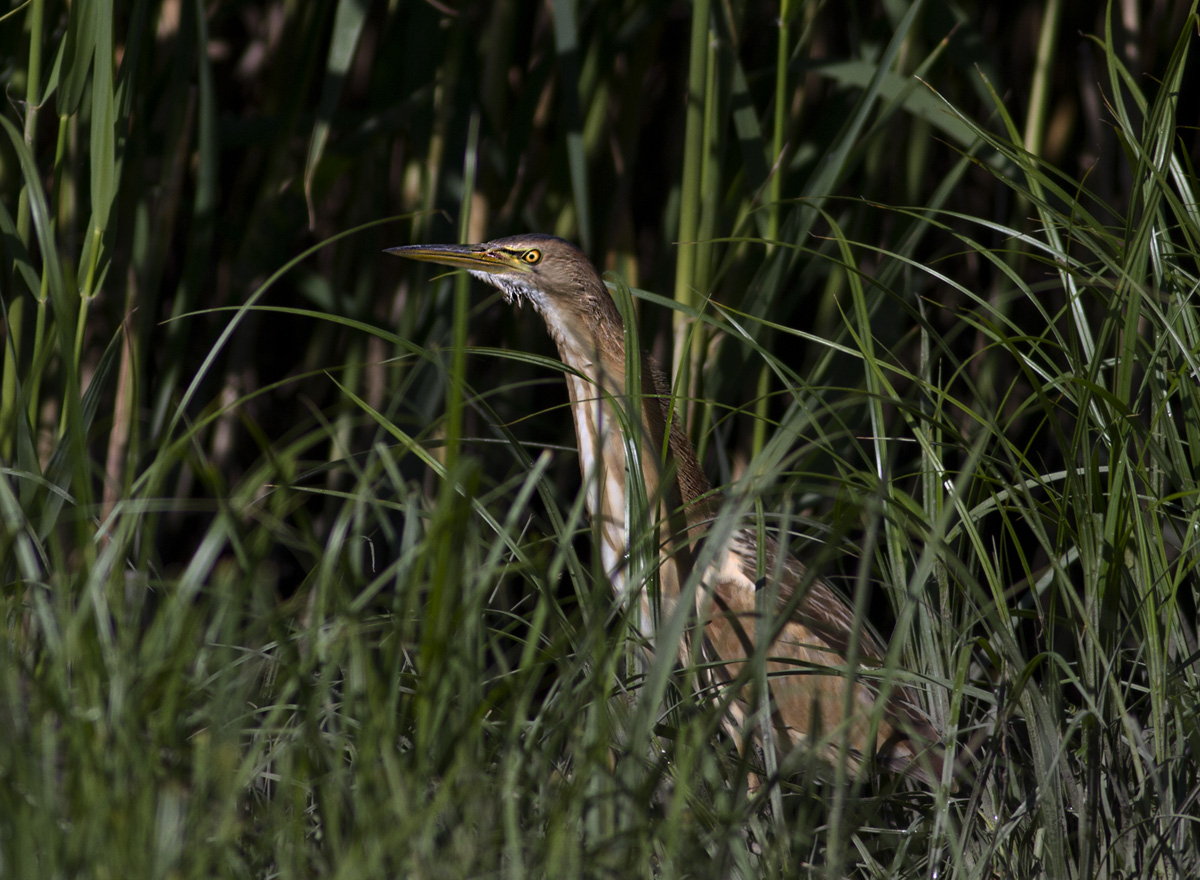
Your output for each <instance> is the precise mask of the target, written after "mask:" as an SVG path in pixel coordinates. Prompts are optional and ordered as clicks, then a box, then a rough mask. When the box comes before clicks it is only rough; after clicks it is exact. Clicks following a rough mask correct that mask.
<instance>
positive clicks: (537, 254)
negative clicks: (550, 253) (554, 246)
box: [521, 248, 542, 266]
mask: <svg viewBox="0 0 1200 880" xmlns="http://www.w3.org/2000/svg"><path fill="white" fill-rule="evenodd" d="M521 259H523V260H524V261H525V262H526V263H528V264H529V265H531V266H533V265H535V264H537V263H540V262H541V261H542V252H541V251H539V250H537V249H536V248H535V249H534V250H529V251H525V253H524V254H523V255H522V257H521Z"/></svg>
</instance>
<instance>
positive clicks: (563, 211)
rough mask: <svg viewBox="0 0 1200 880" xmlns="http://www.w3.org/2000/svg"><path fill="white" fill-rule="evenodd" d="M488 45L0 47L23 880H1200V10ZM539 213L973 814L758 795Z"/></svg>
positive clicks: (421, 20)
mask: <svg viewBox="0 0 1200 880" xmlns="http://www.w3.org/2000/svg"><path fill="white" fill-rule="evenodd" d="M876 5H877V6H879V7H880V8H879V9H875V8H874V6H876ZM460 6H461V11H460V12H459V14H458V15H457V16H448V15H445V14H443V13H442V12H441V11H439V9H438V8H436V7H434V6H432V5H429V4H420V3H409V4H403V3H402V4H360V3H357V2H355V0H340V2H338V3H337V4H325V5H319V4H283V3H271V2H261V3H249V4H247V3H238V4H234V3H219V2H218V3H209V4H200V3H185V2H174V0H162V2H150V0H141V2H134V3H123V4H121V3H112V2H104V0H93V2H86V0H75V2H73V3H72V4H71V5H70V7H69V8H67V7H66V6H65V5H64V4H61V3H54V2H48V0H31V2H29V3H28V4H26V5H25V6H23V7H20V8H18V9H17V10H16V11H15V12H14V14H11V15H9V16H8V17H6V18H0V47H2V48H0V58H3V59H5V62H4V63H3V64H0V80H2V82H3V85H4V88H5V93H6V95H7V96H8V98H9V101H8V103H7V104H6V105H5V108H4V110H3V113H2V114H0V127H2V129H3V131H2V133H0V307H2V308H3V310H4V315H5V322H4V337H3V343H4V352H3V366H2V369H3V373H2V376H0V607H2V610H3V625H4V634H3V637H2V638H0V878H7V877H14V878H18V877H19V878H23V877H68V876H72V877H73V876H96V877H114V878H117V877H120V878H125V877H164V878H167V877H171V878H176V877H178V878H183V877H226V876H228V877H313V876H322V877H324V876H330V877H335V876H336V877H354V878H360V877H375V876H379V877H385V876H386V877H393V876H422V877H425V876H431V877H442V876H444V877H467V876H471V877H474V876H488V877H491V876H500V877H512V878H517V877H525V876H549V877H555V878H558V877H574V876H589V877H590V876H607V877H621V878H625V877H638V876H646V877H650V876H654V877H709V876H712V877H717V876H721V877H726V876H740V877H760V876H763V877H766V876H786V877H793V876H812V877H819V878H841V877H871V878H875V877H889V878H891V877H894V878H916V877H931V876H937V877H956V878H957V877H963V878H993V877H1014V878H1028V877H1048V878H1067V877H1079V878H1084V880H1092V878H1128V877H1163V878H1168V877H1191V876H1195V875H1197V874H1198V873H1200V831H1198V828H1197V822H1196V819H1195V816H1196V814H1197V801H1198V799H1200V762H1198V761H1197V757H1196V756H1197V754H1198V753H1200V738H1198V735H1197V733H1196V731H1197V730H1198V729H1200V723H1198V721H1200V719H1198V717H1197V716H1198V711H1197V710H1198V705H1197V704H1198V702H1200V681H1198V676H1200V670H1198V668H1197V662H1196V661H1197V657H1198V656H1200V650H1198V648H1197V641H1196V639H1197V635H1196V628H1197V627H1196V624H1197V619H1198V608H1200V572H1198V571H1197V566H1198V563H1200V548H1198V539H1197V535H1198V534H1200V504H1198V500H1200V496H1198V492H1197V474H1200V326H1198V321H1197V310H1196V291H1197V289H1198V285H1200V280H1198V279H1200V266H1198V264H1197V253H1200V208H1198V205H1200V198H1198V194H1197V190H1198V182H1200V178H1198V177H1197V175H1196V173H1195V163H1196V161H1197V158H1198V157H1200V138H1198V136H1197V131H1196V128H1195V119H1196V118H1197V116H1196V110H1197V103H1196V95H1195V94H1194V92H1195V89H1194V87H1192V86H1191V83H1192V82H1194V81H1196V65H1197V61H1196V59H1195V58H1194V57H1193V56H1194V51H1193V50H1194V49H1195V46H1194V45H1193V43H1194V41H1195V40H1196V39H1197V34H1198V30H1197V23H1198V19H1197V14H1196V13H1197V10H1196V5H1195V4H1194V3H1192V4H1187V3H1182V2H1176V3H1167V4H1162V5H1160V6H1156V7H1154V13H1153V14H1152V15H1151V14H1150V13H1146V14H1145V17H1144V18H1137V20H1136V21H1132V22H1130V21H1127V20H1126V19H1124V18H1122V14H1124V13H1120V12H1118V10H1117V9H1115V8H1113V9H1107V10H1105V9H1099V10H1092V9H1090V8H1089V9H1073V8H1068V7H1069V6H1070V5H1069V4H1062V3H1060V2H1057V0H1048V2H1046V3H1023V4H1017V5H1016V6H1015V7H1014V8H1013V9H1012V10H1010V12H1011V15H1007V16H997V17H988V16H983V17H981V16H977V15H975V14H974V13H973V11H972V10H971V9H967V8H964V9H962V10H959V9H958V8H957V7H954V6H944V5H940V4H923V3H919V2H918V3H911V4H909V3H902V2H897V3H889V4H874V5H872V4H863V5H860V6H848V7H846V8H845V9H843V8H841V7H837V8H835V7H834V5H832V4H822V3H819V2H808V3H801V2H782V3H780V4H778V5H751V4H738V3H722V4H717V3H700V2H697V3H694V4H691V5H683V6H681V5H679V4H672V3H666V2H637V3H635V2H632V0H631V2H627V3H605V4H599V3H590V4H587V3H567V2H555V3H553V4H535V3H525V2H515V0H514V2H512V3H496V4H460ZM200 13H203V14H202V15H201V14H200ZM0 14H3V13H0ZM1134 14H1135V15H1141V14H1142V11H1141V10H1134ZM999 18H1004V20H1003V21H1000V20H998V19H999ZM1134 25H1136V27H1133V26H1134ZM447 217H449V218H450V220H447V219H446V218H447ZM526 230H537V231H545V232H554V233H558V234H561V235H564V236H566V237H569V238H572V239H574V240H576V241H579V242H581V243H582V244H583V245H584V246H585V248H586V249H587V251H588V253H589V254H591V255H592V256H593V257H594V258H595V260H596V261H597V263H598V264H600V265H602V266H603V267H604V268H612V269H615V270H617V271H616V272H615V273H614V274H613V275H611V276H610V280H611V281H612V283H613V285H614V291H615V292H617V293H619V294H621V295H622V296H623V291H624V290H625V289H626V285H628V288H629V289H631V291H632V293H633V297H634V298H633V301H632V303H631V304H630V305H629V307H630V308H632V309H635V310H636V311H637V312H639V314H640V319H641V320H640V325H639V327H638V328H637V335H636V338H637V339H638V340H639V342H640V343H641V344H643V345H645V346H647V347H649V348H651V350H653V351H654V352H655V353H656V354H657V355H658V356H659V357H660V359H661V360H662V361H663V362H664V363H666V364H670V365H672V366H673V368H674V370H673V375H674V382H675V390H676V393H677V396H678V399H677V406H678V411H679V412H680V413H683V414H684V415H686V417H687V419H688V424H689V429H690V432H691V434H692V437H693V439H694V440H695V442H696V444H697V447H698V448H699V449H700V450H701V452H702V455H703V457H704V459H705V462H706V465H707V466H708V468H709V471H710V474H711V475H712V476H713V477H714V481H715V482H716V483H717V484H719V485H720V486H722V488H723V489H725V490H726V494H725V497H726V499H727V500H726V501H725V503H724V504H723V506H722V508H721V512H720V515H719V516H718V519H717V522H716V523H715V524H714V530H715V531H716V532H718V533H719V532H722V531H724V530H727V529H730V528H732V527H733V526H734V525H735V524H745V523H751V524H753V525H755V526H756V527H758V528H760V529H762V530H764V531H767V530H771V531H774V532H775V533H776V534H777V535H779V536H780V537H781V538H782V539H785V540H787V541H788V543H789V545H790V547H791V549H792V550H793V552H795V553H796V554H797V555H799V556H800V557H801V558H802V559H804V560H805V561H806V562H807V563H808V564H809V565H810V566H811V567H812V569H813V571H814V572H815V573H820V574H821V575H822V576H825V577H828V578H830V579H832V580H833V581H834V582H835V583H836V584H837V585H838V586H839V587H841V588H842V589H843V590H844V592H845V593H846V594H847V595H848V596H849V597H850V598H851V600H852V601H853V603H854V606H855V608H856V610H857V611H858V613H859V614H861V615H862V617H863V619H864V621H869V622H871V623H872V624H874V625H876V626H878V627H879V628H880V629H881V630H882V631H883V632H884V633H885V634H887V635H890V637H891V641H890V644H891V646H892V651H891V654H890V656H889V658H888V663H887V664H886V666H885V669H884V670H882V671H881V673H880V674H881V675H883V676H885V677H891V678H892V679H894V680H903V681H905V682H908V683H911V684H913V685H914V686H916V687H918V688H919V689H920V690H921V692H922V694H923V696H924V698H925V700H926V701H927V706H928V709H929V711H930V712H931V714H932V715H933V716H934V717H935V718H937V719H938V720H939V722H940V723H941V724H942V725H943V726H945V728H946V729H947V730H948V731H950V732H951V734H952V736H953V737H956V742H957V743H958V744H959V746H962V745H963V744H964V743H966V742H968V741H969V740H970V739H971V738H972V736H973V735H974V734H975V732H976V731H979V730H990V731H992V737H991V738H990V739H989V740H988V742H986V743H985V744H984V745H983V746H982V747H981V748H980V749H979V750H978V753H977V754H976V755H975V756H974V759H973V760H972V761H971V762H970V766H971V767H972V773H973V774H974V781H972V782H971V783H969V784H966V785H963V786H962V787H960V788H959V789H957V790H952V789H951V788H950V787H949V786H943V787H941V788H939V789H938V790H936V791H932V792H928V791H923V790H910V789H904V788H901V789H897V788H896V787H894V786H892V785H889V784H886V783H884V784H876V783H874V782H867V783H863V784H857V783H856V784H851V783H849V782H847V781H846V780H845V778H844V775H842V774H839V772H838V771H837V769H836V768H835V769H834V771H833V772H824V773H817V772H814V770H813V768H812V767H810V766H807V762H806V761H805V757H806V756H805V755H803V754H798V755H795V756H792V757H791V758H790V759H789V762H788V764H787V766H785V768H784V769H785V770H786V771H788V772H787V774H786V781H785V782H784V784H783V785H782V786H780V787H775V788H772V789H771V790H770V791H760V792H757V793H752V792H748V791H747V778H748V777H747V771H748V770H749V769H751V768H748V767H747V766H746V765H745V763H743V762H742V760H741V759H740V758H739V757H738V756H737V754H736V753H735V752H734V750H733V748H732V746H731V744H730V743H729V742H728V741H727V740H726V739H725V738H724V737H723V735H722V734H721V733H720V723H719V722H720V717H719V712H718V711H716V710H715V709H714V707H713V706H711V705H710V704H709V703H708V702H706V701H704V700H701V699H699V698H697V697H696V696H695V695H694V694H693V692H692V687H691V683H692V681H693V677H694V675H695V674H696V670H694V669H679V668H676V665H675V664H674V663H673V662H672V658H671V656H670V655H669V654H667V653H664V652H660V653H659V654H658V655H656V656H655V657H653V658H650V659H647V658H644V657H643V655H642V653H641V652H640V650H639V648H638V645H637V638H636V636H635V635H634V633H633V632H632V631H631V628H630V627H629V626H628V621H627V620H626V619H625V616H624V614H623V613H622V610H621V609H620V608H617V607H614V602H613V599H612V596H611V591H610V589H609V587H608V584H607V583H606V582H605V578H604V577H603V573H602V572H601V571H600V570H599V566H598V562H597V560H596V559H595V558H594V557H593V554H592V552H591V529H590V526H589V524H588V522H587V519H586V516H585V514H584V511H583V506H582V499H581V497H580V494H579V485H578V482H579V480H578V466H577V462H576V458H575V454H574V450H573V443H574V438H573V435H572V433H571V428H570V420H569V417H568V414H567V412H566V408H565V407H566V395H565V391H564V389H563V387H562V385H563V383H562V379H561V375H560V373H561V366H560V365H559V364H558V362H557V360H556V359H555V358H554V357H553V350H552V348H551V347H550V345H549V342H548V340H547V339H546V338H545V333H544V330H543V329H542V328H541V326H540V321H539V320H538V319H537V317H536V316H535V315H533V314H531V313H528V312H523V313H514V312H513V311H512V310H511V309H509V308H507V307H505V306H504V305H503V304H502V303H500V302H499V301H498V300H497V298H496V297H494V296H490V295H487V294H488V291H485V290H482V289H480V285H477V284H475V283H467V281H466V279H465V278H461V277H460V278H457V279H445V280H438V276H436V275H434V274H428V273H426V274H423V273H422V272H421V271H420V270H419V269H416V268H414V267H413V266H411V265H401V263H400V261H396V260H392V259H391V258H389V257H386V256H385V255H383V254H381V253H380V251H381V250H382V248H384V247H387V246H390V245H395V244H401V243H409V242H418V241H444V240H450V239H455V238H457V239H459V240H475V239H480V238H488V237H493V236H498V235H501V234H505V233H510V232H518V231H526ZM631 332H632V330H631ZM633 513H634V515H635V519H636V518H637V516H638V515H639V514H640V515H641V516H642V517H645V515H646V511H644V510H640V511H638V510H635V511H634V512H633ZM643 521H645V520H644V519H643ZM643 556H644V557H646V558H643V559H641V560H640V561H641V562H642V563H644V564H643V565H642V568H641V571H642V577H643V578H644V580H645V581H646V582H647V583H649V584H652V583H653V565H652V561H653V555H652V554H643ZM647 563H648V564H647ZM688 623H689V622H688V621H687V620H685V619H683V618H675V619H671V620H668V621H666V622H664V624H663V625H664V627H666V628H669V629H671V631H672V632H674V633H677V634H682V632H683V631H684V629H685V627H686V626H687V625H688ZM664 641H670V639H669V638H664ZM760 660H761V658H760ZM754 665H755V664H751V666H752V668H751V669H750V670H748V672H747V674H748V675H754V674H758V673H759V672H761V671H762V666H761V663H760V664H758V668H757V670H756V669H754V668H753V666H754ZM792 771H794V772H792Z"/></svg>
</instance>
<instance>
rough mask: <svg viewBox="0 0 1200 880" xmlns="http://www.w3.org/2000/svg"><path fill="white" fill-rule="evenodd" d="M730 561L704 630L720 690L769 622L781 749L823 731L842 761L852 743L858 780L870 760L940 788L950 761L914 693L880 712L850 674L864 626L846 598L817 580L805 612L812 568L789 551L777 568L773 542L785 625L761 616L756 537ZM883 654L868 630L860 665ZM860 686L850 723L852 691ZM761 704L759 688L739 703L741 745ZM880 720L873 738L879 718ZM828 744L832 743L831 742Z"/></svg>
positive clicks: (748, 536)
mask: <svg viewBox="0 0 1200 880" xmlns="http://www.w3.org/2000/svg"><path fill="white" fill-rule="evenodd" d="M730 550H731V552H730V553H729V554H728V555H727V560H728V561H727V562H726V564H724V565H722V566H721V568H720V569H719V570H717V571H714V572H712V576H711V577H710V578H706V581H710V583H708V587H709V590H710V593H711V608H710V609H709V611H708V614H707V620H706V625H705V629H704V636H705V642H706V645H705V649H706V651H705V653H706V654H708V655H709V656H708V658H707V659H708V660H709V662H710V664H712V665H711V666H710V668H711V669H713V670H714V673H713V678H714V684H716V685H717V686H718V687H728V686H730V684H731V683H732V682H734V681H735V680H736V679H737V678H738V675H739V673H740V672H741V666H742V663H743V661H744V660H745V658H746V657H747V656H749V655H751V654H752V653H753V651H754V646H755V644H757V637H758V634H759V627H760V624H761V626H762V630H763V638H767V637H768V635H767V632H768V631H771V632H773V631H775V630H778V633H777V635H776V636H775V639H774V641H773V642H772V644H771V647H770V649H769V651H768V654H767V656H768V660H767V674H768V677H769V679H770V682H771V684H770V688H771V701H772V709H773V718H774V726H775V728H776V731H777V734H778V735H779V738H780V746H781V750H784V751H790V750H791V749H792V748H795V747H797V746H799V745H801V744H802V743H804V742H805V741H806V740H809V739H811V738H812V737H813V736H814V735H817V734H818V732H819V733H820V734H821V736H822V739H823V740H825V745H824V747H823V748H824V757H825V758H826V760H828V761H830V762H833V761H836V760H838V752H839V746H840V743H841V742H842V740H843V739H845V740H846V741H847V742H848V745H849V748H848V750H847V754H848V761H849V765H850V766H849V768H848V769H849V770H850V771H851V773H852V774H857V773H858V772H859V770H860V768H861V765H862V763H863V762H864V760H866V759H868V757H869V756H872V755H873V756H874V757H875V759H876V760H877V761H878V762H879V763H880V764H881V765H882V766H885V767H887V768H888V769H889V770H892V771H894V772H904V773H910V774H911V775H913V776H916V777H918V778H922V779H925V780H926V781H929V782H934V781H936V780H937V779H938V778H940V776H941V764H942V758H941V753H940V749H939V748H938V747H937V746H936V742H937V739H938V737H937V734H936V731H935V730H934V727H933V725H932V724H931V723H930V721H929V719H928V717H927V716H926V715H925V714H924V713H923V712H922V711H921V710H920V708H919V707H918V704H917V702H916V698H915V695H914V694H913V693H912V692H911V691H910V690H909V689H908V688H906V687H904V686H902V685H897V686H894V687H893V688H892V689H891V691H890V692H889V694H888V695H887V698H886V700H885V701H884V703H883V705H882V706H880V707H877V706H876V703H877V701H878V699H879V696H880V695H879V691H878V690H877V688H876V687H875V682H874V680H873V679H870V678H862V677H855V678H854V679H853V680H852V679H851V678H850V677H848V676H847V675H846V673H845V667H846V655H847V653H848V650H849V642H850V636H851V633H852V631H853V629H854V627H855V626H856V624H855V621H854V618H853V615H852V614H851V611H850V608H849V606H848V605H847V604H846V602H845V601H844V600H843V599H842V598H841V597H840V596H838V595H837V593H835V592H834V591H833V590H832V589H831V588H830V587H829V585H828V584H826V583H825V582H824V581H822V580H819V579H817V580H814V581H813V582H812V583H811V585H810V586H808V587H807V590H806V593H805V595H804V596H803V598H802V599H801V600H800V602H799V605H798V606H796V605H795V602H796V591H797V590H798V589H800V587H801V584H802V583H803V582H804V574H805V570H804V567H803V566H802V565H801V563H800V562H799V561H797V560H796V559H795V558H794V557H792V556H790V555H788V556H786V557H785V559H784V560H783V562H782V565H777V556H778V554H779V552H780V551H779V548H778V545H776V543H775V542H774V541H773V540H770V539H768V544H767V547H766V548H765V553H766V557H765V560H764V561H765V563H766V566H765V570H766V571H768V572H772V571H776V570H778V571H779V581H778V584H777V585H776V599H775V601H776V604H775V609H776V611H777V612H778V613H780V614H781V613H786V612H787V611H788V610H789V608H794V610H792V613H791V614H790V615H789V617H788V619H787V620H786V622H784V623H783V625H782V626H780V624H779V621H778V619H777V617H778V614H777V615H773V617H775V618H776V619H772V620H760V615H759V613H758V611H757V608H758V604H757V603H758V586H757V584H756V582H755V578H754V574H755V572H756V570H757V562H758V551H757V549H756V547H755V536H754V535H753V533H751V532H749V531H742V532H738V533H736V534H735V535H734V536H733V539H732V541H731V546H730ZM883 656H884V651H883V648H882V647H881V645H880V644H879V641H878V640H877V639H876V638H875V636H874V635H873V634H872V633H871V632H870V631H869V630H866V629H860V631H859V659H860V661H864V665H868V666H877V665H878V664H879V663H880V662H881V661H882V659H883ZM847 687H852V688H853V692H852V694H851V696H852V699H851V700H850V702H849V706H850V709H851V711H850V714H849V716H848V717H847V713H846V707H847V701H846V697H847V693H846V688H847ZM752 705H753V692H752V688H750V687H748V686H747V687H746V693H745V694H739V695H738V698H737V699H735V700H733V701H732V702H731V714H732V717H731V728H735V731H734V735H735V738H736V739H738V740H739V741H741V740H742V737H743V736H745V734H746V732H747V731H748V730H749V728H747V726H746V714H747V712H748V710H749V707H750V706H752ZM876 717H877V718H878V720H877V726H876V727H875V729H874V741H873V742H872V722H873V720H875V718H876ZM826 738H828V739H826Z"/></svg>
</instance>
